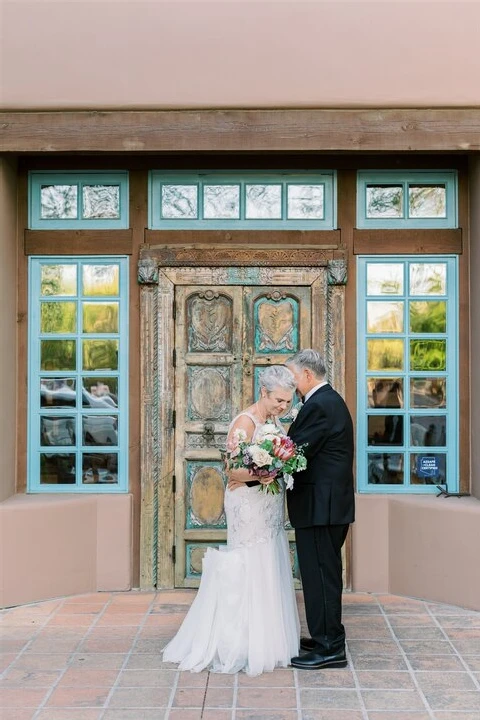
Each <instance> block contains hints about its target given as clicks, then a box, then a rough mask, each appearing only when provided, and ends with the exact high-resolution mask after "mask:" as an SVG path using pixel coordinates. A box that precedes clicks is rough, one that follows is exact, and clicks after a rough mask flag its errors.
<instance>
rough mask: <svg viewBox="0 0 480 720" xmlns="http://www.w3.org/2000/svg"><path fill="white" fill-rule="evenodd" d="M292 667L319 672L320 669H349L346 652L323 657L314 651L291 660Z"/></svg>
mask: <svg viewBox="0 0 480 720" xmlns="http://www.w3.org/2000/svg"><path fill="white" fill-rule="evenodd" d="M290 664H291V666H292V667H295V668H300V669H301V670H319V669H320V668H344V667H347V658H346V657H345V651H344V650H342V651H341V652H338V653H335V654H333V655H322V654H321V653H319V652H317V651H315V650H312V651H311V652H307V653H305V655H299V656H298V657H294V658H292V659H291V660H290Z"/></svg>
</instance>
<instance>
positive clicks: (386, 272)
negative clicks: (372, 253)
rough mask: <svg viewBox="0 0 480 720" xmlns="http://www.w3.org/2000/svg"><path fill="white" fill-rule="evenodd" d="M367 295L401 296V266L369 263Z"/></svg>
mask: <svg viewBox="0 0 480 720" xmlns="http://www.w3.org/2000/svg"><path fill="white" fill-rule="evenodd" d="M367 295H403V264H401V263H369V264H368V265H367Z"/></svg>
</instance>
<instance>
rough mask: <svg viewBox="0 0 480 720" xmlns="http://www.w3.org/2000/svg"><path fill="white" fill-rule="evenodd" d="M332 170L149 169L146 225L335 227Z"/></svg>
mask: <svg viewBox="0 0 480 720" xmlns="http://www.w3.org/2000/svg"><path fill="white" fill-rule="evenodd" d="M335 190H336V184H335V174H334V173H333V172H328V173H309V174H259V173H244V174H241V175H238V174H233V173H232V174H220V173H212V174H197V175H192V174H187V173H183V174H182V173H180V174H178V173H176V174H173V173H163V172H160V171H152V172H151V173H150V189H149V197H150V202H149V227H150V228H157V229H164V228H208V227H210V228H217V229H218V228H220V229H221V228H232V229H237V228H238V229H241V228H277V229H278V228H280V229H281V228H283V229H289V228H292V229H294V228H299V229H322V228H323V229H333V228H334V227H335V223H336V219H335V203H336V200H335Z"/></svg>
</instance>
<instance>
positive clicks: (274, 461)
mask: <svg viewBox="0 0 480 720" xmlns="http://www.w3.org/2000/svg"><path fill="white" fill-rule="evenodd" d="M304 447H305V446H304V445H295V443H294V442H293V440H291V439H290V438H289V437H287V435H284V433H283V432H282V430H281V429H280V428H279V427H277V425H274V424H273V423H265V425H263V426H262V427H261V428H260V429H259V430H258V432H257V435H256V437H255V440H253V441H250V442H247V434H246V432H245V431H244V430H241V429H238V430H235V431H234V433H233V442H232V449H231V450H230V452H228V461H229V464H230V467H231V468H246V469H247V470H248V472H249V473H250V475H252V476H253V477H255V478H274V480H273V481H272V482H270V483H268V484H261V485H260V489H261V490H263V491H265V492H270V493H273V494H276V493H278V492H280V483H279V481H278V479H277V478H278V477H279V476H281V475H283V478H284V480H285V483H286V487H287V489H288V490H291V489H292V487H293V477H292V473H294V472H300V470H305V468H306V467H307V460H306V458H305V455H304V453H303V448H304Z"/></svg>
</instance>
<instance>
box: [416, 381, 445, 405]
mask: <svg viewBox="0 0 480 720" xmlns="http://www.w3.org/2000/svg"><path fill="white" fill-rule="evenodd" d="M410 406H411V407H412V408H432V409H433V408H441V407H443V408H446V407H447V381H446V378H444V377H419V378H411V380H410Z"/></svg>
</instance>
